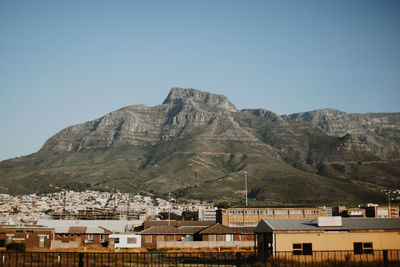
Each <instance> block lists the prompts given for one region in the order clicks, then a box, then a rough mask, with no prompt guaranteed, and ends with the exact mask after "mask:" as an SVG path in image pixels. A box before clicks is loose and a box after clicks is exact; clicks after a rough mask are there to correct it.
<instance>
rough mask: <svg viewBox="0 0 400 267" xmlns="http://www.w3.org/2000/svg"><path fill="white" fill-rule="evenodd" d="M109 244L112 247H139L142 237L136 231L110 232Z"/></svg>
mask: <svg viewBox="0 0 400 267" xmlns="http://www.w3.org/2000/svg"><path fill="white" fill-rule="evenodd" d="M109 238H110V246H111V247H113V248H117V249H118V248H140V247H141V246H142V237H141V236H140V235H138V234H136V233H120V234H111V235H110V236H109Z"/></svg>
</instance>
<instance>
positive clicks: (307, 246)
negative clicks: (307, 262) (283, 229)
mask: <svg viewBox="0 0 400 267" xmlns="http://www.w3.org/2000/svg"><path fill="white" fill-rule="evenodd" d="M293 255H312V243H299V244H293Z"/></svg>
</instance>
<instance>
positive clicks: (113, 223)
mask: <svg viewBox="0 0 400 267" xmlns="http://www.w3.org/2000/svg"><path fill="white" fill-rule="evenodd" d="M37 224H38V225H45V226H49V227H59V226H60V227H64V226H87V227H90V226H95V227H104V228H106V229H107V230H110V231H112V232H113V233H124V232H125V229H126V227H127V224H128V221H127V220H45V219H39V220H38V221H37Z"/></svg>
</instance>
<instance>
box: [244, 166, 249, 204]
mask: <svg viewBox="0 0 400 267" xmlns="http://www.w3.org/2000/svg"><path fill="white" fill-rule="evenodd" d="M244 185H245V188H246V193H245V194H246V207H247V205H248V202H247V172H244Z"/></svg>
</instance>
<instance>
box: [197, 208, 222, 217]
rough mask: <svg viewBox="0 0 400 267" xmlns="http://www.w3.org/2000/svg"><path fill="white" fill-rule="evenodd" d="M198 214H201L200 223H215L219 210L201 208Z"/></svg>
mask: <svg viewBox="0 0 400 267" xmlns="http://www.w3.org/2000/svg"><path fill="white" fill-rule="evenodd" d="M198 214H199V221H215V220H216V215H217V208H213V207H205V206H199V210H198Z"/></svg>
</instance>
